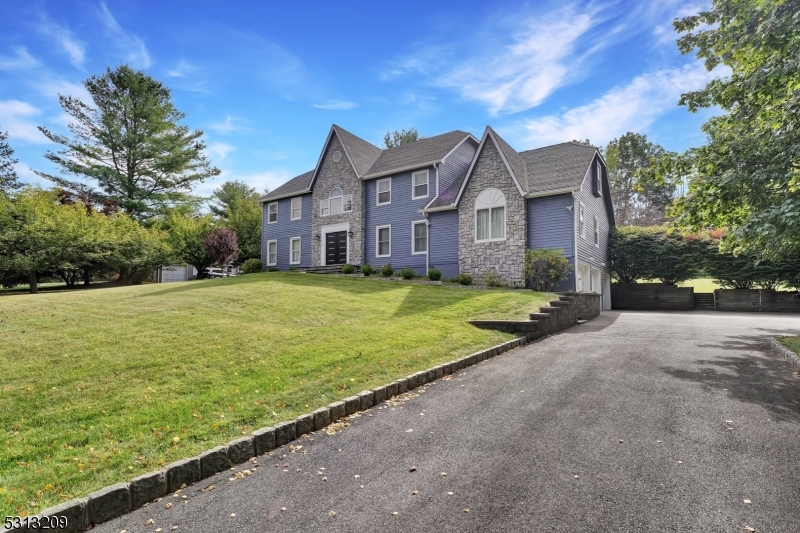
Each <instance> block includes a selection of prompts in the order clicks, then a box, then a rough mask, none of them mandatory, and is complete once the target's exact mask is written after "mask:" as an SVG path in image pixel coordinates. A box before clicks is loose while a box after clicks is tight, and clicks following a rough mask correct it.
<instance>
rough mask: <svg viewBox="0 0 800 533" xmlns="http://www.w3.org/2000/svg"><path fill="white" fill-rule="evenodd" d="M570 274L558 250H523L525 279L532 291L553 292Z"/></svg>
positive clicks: (569, 267)
mask: <svg viewBox="0 0 800 533" xmlns="http://www.w3.org/2000/svg"><path fill="white" fill-rule="evenodd" d="M570 272H572V265H570V264H569V260H568V259H567V258H566V257H564V252H563V251H562V250H560V249H555V248H541V249H538V250H525V277H526V278H528V279H529V280H530V281H531V286H532V288H533V290H536V291H541V292H553V291H554V290H556V288H557V287H558V286H559V284H561V282H562V281H566V280H568V279H569V275H570ZM492 273H494V272H492Z"/></svg>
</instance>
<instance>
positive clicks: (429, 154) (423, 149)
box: [362, 130, 471, 178]
mask: <svg viewBox="0 0 800 533" xmlns="http://www.w3.org/2000/svg"><path fill="white" fill-rule="evenodd" d="M467 137H471V136H470V134H469V133H467V132H465V131H459V130H456V131H451V132H448V133H443V134H442V135H435V136H433V137H426V138H424V139H420V140H418V141H415V142H412V143H406V144H401V145H400V146H396V147H394V148H387V149H385V150H382V151H381V154H380V156H379V157H378V159H377V160H376V161H375V163H374V164H373V165H372V167H371V168H370V169H369V172H368V173H367V174H366V175H364V176H362V178H373V177H378V176H383V175H385V174H391V173H392V172H397V171H400V170H407V169H410V168H415V167H423V166H427V165H431V164H434V163H438V162H440V161H441V160H442V159H444V157H445V156H446V155H447V154H449V153H450V152H451V151H452V150H453V149H454V148H455V147H456V146H458V145H459V144H460V143H461V142H462V141H464V139H466V138H467Z"/></svg>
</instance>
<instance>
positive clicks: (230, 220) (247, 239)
mask: <svg viewBox="0 0 800 533" xmlns="http://www.w3.org/2000/svg"><path fill="white" fill-rule="evenodd" d="M227 215H228V216H227V217H226V218H227V220H226V221H225V225H226V226H227V227H229V228H230V229H232V230H233V231H234V232H235V233H236V241H237V242H238V243H239V256H238V257H237V258H236V262H235V264H241V263H244V262H245V261H247V260H248V259H259V258H260V257H261V223H262V216H263V212H262V208H261V204H259V203H258V199H257V198H256V197H253V198H249V199H246V200H242V201H239V202H237V203H236V204H235V206H234V207H233V208H228V213H227Z"/></svg>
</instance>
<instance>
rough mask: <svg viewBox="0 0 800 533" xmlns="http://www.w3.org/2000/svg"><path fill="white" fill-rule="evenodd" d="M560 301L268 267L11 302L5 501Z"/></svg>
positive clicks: (148, 465) (341, 391)
mask: <svg viewBox="0 0 800 533" xmlns="http://www.w3.org/2000/svg"><path fill="white" fill-rule="evenodd" d="M551 299H553V295H551V294H541V293H534V292H532V291H520V290H494V291H461V290H452V289H451V288H449V287H436V286H425V285H417V284H413V285H412V284H403V283H380V282H375V281H374V280H370V279H351V278H346V277H338V276H324V277H323V276H307V275H302V274H296V273H264V274H252V275H247V276H240V277H236V278H225V279H219V280H210V281H195V282H183V283H171V284H168V285H164V284H159V285H146V286H139V287H117V288H109V289H104V290H93V291H74V292H73V291H64V292H58V293H50V294H39V295H18V296H15V297H11V298H2V299H0V341H2V346H3V349H2V351H0V363H1V364H2V365H3V369H4V376H3V380H2V382H0V383H1V385H0V427H2V431H3V434H2V438H1V439H0V445H2V446H3V453H2V455H0V508H2V511H3V513H4V514H5V515H22V514H26V513H30V514H32V513H34V512H36V511H38V510H40V509H43V508H46V507H50V506H52V505H55V504H57V503H59V502H60V501H63V500H66V499H69V498H72V497H76V496H82V495H85V494H88V493H89V492H91V491H93V490H95V489H98V488H101V487H105V486H107V485H110V484H112V483H115V482H118V481H124V480H129V479H132V478H134V477H136V476H137V475H139V474H142V473H145V472H150V471H153V470H156V469H158V468H159V467H160V466H161V465H163V464H167V463H169V462H172V461H174V460H177V459H180V458H183V457H188V456H192V455H195V454H197V453H198V452H200V451H204V450H207V449H209V448H212V447H214V446H216V445H219V444H224V443H227V442H229V441H230V440H232V439H233V438H235V437H236V436H238V435H241V434H245V433H249V432H251V431H253V430H254V429H257V428H259V427H263V426H267V425H272V424H275V423H277V422H279V421H282V420H289V419H292V418H294V417H295V416H297V415H299V414H301V413H307V412H310V411H313V410H314V409H316V408H318V407H321V406H324V405H327V404H329V403H330V402H332V401H335V400H339V399H342V398H344V397H346V396H350V395H352V394H354V393H356V392H358V391H361V390H364V389H370V388H373V387H376V386H378V385H382V384H384V383H387V382H390V381H392V380H394V379H397V378H399V377H402V376H406V375H408V374H409V373H412V372H414V371H417V370H420V369H425V368H430V367H432V366H435V365H436V364H439V363H442V362H445V361H449V360H451V359H453V358H454V357H455V356H458V355H464V354H468V353H471V352H474V351H476V350H480V349H482V348H486V347H489V346H493V345H496V344H498V343H501V342H503V341H506V340H509V339H512V338H514V337H513V336H512V335H510V334H505V333H501V332H498V331H491V330H481V329H477V328H474V327H472V326H470V325H469V324H468V323H467V322H466V321H467V320H468V319H480V318H485V319H492V318H497V319H524V318H527V316H528V314H529V313H531V312H533V311H536V310H537V309H538V307H539V306H542V305H546V302H547V301H549V300H551Z"/></svg>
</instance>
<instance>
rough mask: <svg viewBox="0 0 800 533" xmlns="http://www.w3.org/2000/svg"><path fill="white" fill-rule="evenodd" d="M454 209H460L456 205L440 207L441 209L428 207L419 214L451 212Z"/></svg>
mask: <svg viewBox="0 0 800 533" xmlns="http://www.w3.org/2000/svg"><path fill="white" fill-rule="evenodd" d="M452 209H458V207H457V206H456V205H454V204H450V205H443V206H439V207H426V208H423V209H420V210H419V212H420V213H435V212H437V211H450V210H452Z"/></svg>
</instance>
